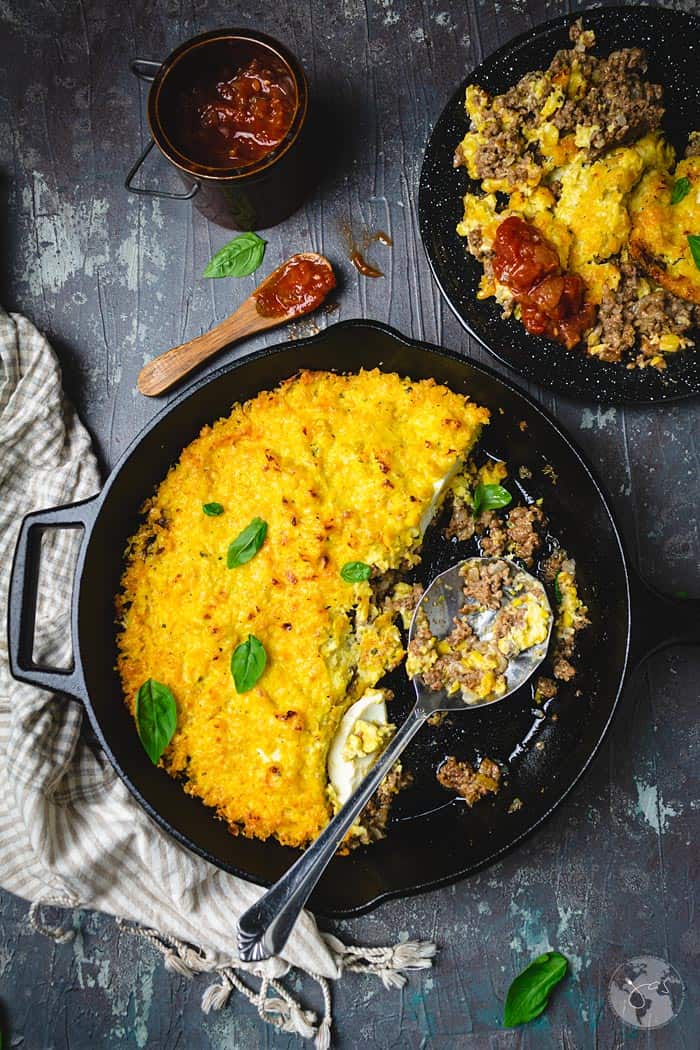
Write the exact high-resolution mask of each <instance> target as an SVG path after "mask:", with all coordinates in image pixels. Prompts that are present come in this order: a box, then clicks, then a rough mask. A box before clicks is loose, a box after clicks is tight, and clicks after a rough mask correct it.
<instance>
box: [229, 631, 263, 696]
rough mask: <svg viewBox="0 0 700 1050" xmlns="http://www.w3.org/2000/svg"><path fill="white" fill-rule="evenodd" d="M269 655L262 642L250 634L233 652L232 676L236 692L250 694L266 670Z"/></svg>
mask: <svg viewBox="0 0 700 1050" xmlns="http://www.w3.org/2000/svg"><path fill="white" fill-rule="evenodd" d="M266 663H267V653H266V652H265V647H264V645H263V644H262V642H261V641H259V640H258V639H257V638H256V637H255V635H254V634H249V635H248V637H247V639H246V640H245V642H241V644H240V645H237V646H236V648H235V649H234V650H233V654H232V656H231V674H232V675H233V680H234V682H235V683H236V692H238V693H247V692H249V691H250V690H251V689H252V688H253V686H254V685H255V683H256V682H257V680H258V679H259V678H260V675H261V674H262V673H263V671H264V670H265V664H266Z"/></svg>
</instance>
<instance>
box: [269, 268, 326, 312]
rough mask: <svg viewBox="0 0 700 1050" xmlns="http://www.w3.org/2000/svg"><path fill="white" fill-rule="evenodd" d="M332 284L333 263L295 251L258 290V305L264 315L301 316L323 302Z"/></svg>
mask: <svg viewBox="0 0 700 1050" xmlns="http://www.w3.org/2000/svg"><path fill="white" fill-rule="evenodd" d="M332 288H335V274H334V273H333V269H332V267H331V265H330V263H328V262H326V261H325V260H324V261H321V260H320V259H313V258H311V259H309V258H305V257H304V256H303V255H295V256H293V257H292V258H291V259H289V261H288V262H286V263H285V264H284V266H281V267H280V269H279V270H278V271H277V272H276V273H275V274H273V275H272V277H271V278H270V279H269V280H267V281H265V283H264V284H263V285H262V287H261V288H260V290H259V291H257V292H256V293H255V305H256V308H257V311H258V313H259V314H261V315H262V316H263V317H283V316H285V315H286V316H288V317H299V316H301V314H307V313H309V312H310V311H311V310H315V309H316V308H317V307H318V306H320V305H321V303H322V302H323V300H324V299H325V298H326V296H327V295H328V293H329V292H330V290H331V289H332Z"/></svg>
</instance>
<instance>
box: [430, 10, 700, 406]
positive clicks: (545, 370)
mask: <svg viewBox="0 0 700 1050" xmlns="http://www.w3.org/2000/svg"><path fill="white" fill-rule="evenodd" d="M580 15H581V12H578V13H577V14H576V15H568V16H567V17H565V18H560V19H557V20H556V21H553V22H547V23H546V24H545V25H542V26H537V27H536V28H535V29H533V30H531V31H529V32H527V33H524V34H523V35H522V36H519V37H517V38H516V39H515V40H512V41H511V42H510V43H508V44H506V45H505V47H502V48H501V49H500V50H499V51H496V53H495V54H493V55H491V57H490V58H488V59H487V60H486V61H485V62H484V63H483V64H482V65H481V66H479V67H478V68H477V69H476V70H475V71H474V72H473V73H472V74H471V76H469V77H467V79H466V80H465V81H464V83H463V84H462V85H461V86H460V88H459V90H458V91H456V92H455V94H454V95H453V96H452V99H451V100H450V102H449V103H448V105H447V106H446V107H445V109H444V111H443V113H442V115H441V116H440V119H439V120H438V122H437V124H436V125H435V128H434V130H433V133H432V135H431V136H430V140H429V142H428V146H427V149H426V152H425V159H424V161H423V169H422V172H421V179H420V193H419V203H418V215H419V222H420V231H421V236H422V238H423V245H424V247H425V251H426V254H427V256H428V260H429V262H430V266H431V269H432V271H433V275H434V277H435V280H436V281H437V283H438V286H439V287H440V290H441V292H442V294H443V295H444V296H445V298H446V300H447V302H448V303H449V304H450V306H451V307H452V309H453V310H454V312H455V314H456V315H457V317H458V318H459V319H460V321H461V322H462V324H463V325H464V327H465V328H466V329H467V331H468V332H469V333H470V334H471V335H473V336H475V337H476V338H477V339H478V340H479V341H480V342H481V343H483V345H484V346H485V347H486V349H487V350H490V351H491V353H492V354H494V356H495V357H497V358H498V359H499V361H502V362H503V363H504V364H506V365H508V366H509V367H510V368H512V369H514V370H515V371H516V372H519V373H520V374H521V375H523V376H527V378H528V379H533V380H535V382H537V383H540V384H541V385H542V386H543V387H550V388H551V389H553V390H557V391H559V392H560V393H562V394H567V395H569V396H570V397H578V398H583V399H585V400H587V401H603V402H615V403H640V402H641V403H643V402H654V401H670V400H676V399H678V398H684V397H692V396H693V395H696V394H698V393H700V355H699V354H698V353H697V352H696V351H694V350H693V349H692V348H690V347H689V348H688V349H687V350H685V351H681V352H680V353H678V354H671V355H669V357H668V367H667V368H666V369H665V370H664V371H663V372H658V371H657V370H656V369H655V368H645V369H633V370H628V369H626V368H625V366H624V364H621V365H614V364H607V363H605V362H604V361H598V360H596V359H595V358H592V357H588V356H586V355H585V354H583V353H582V352H581V351H571V352H567V351H566V350H564V349H563V348H562V347H561V346H560V345H559V344H557V343H554V342H551V341H550V340H547V339H542V338H538V337H535V336H531V335H529V334H528V333H527V332H526V331H525V329H524V328H523V327H522V325H521V324H520V322H519V321H517V320H515V319H514V318H511V319H510V320H505V319H504V318H502V317H501V312H500V309H499V307H498V305H497V304H496V302H495V300H493V299H487V300H483V301H479V300H477V298H476V291H477V288H478V284H479V279H480V277H481V275H482V272H483V270H482V267H481V265H480V264H479V263H478V262H477V260H476V259H474V258H473V256H471V255H469V254H468V253H467V251H466V248H465V245H464V240H463V238H461V237H459V236H458V235H457V233H456V231H455V227H456V225H457V223H458V222H459V221H460V219H461V218H462V210H463V209H462V197H463V196H464V194H465V193H466V192H467V191H470V192H475V191H477V190H478V183H476V182H474V181H473V180H471V179H469V177H468V175H467V173H466V171H465V169H464V168H454V167H453V164H452V160H453V156H454V151H455V148H456V146H457V144H458V143H459V142H460V141H461V140H462V138H463V137H464V135H465V133H466V131H467V130H468V120H467V116H466V114H465V111H464V92H465V89H466V86H467V84H480V85H481V86H482V87H484V88H485V89H486V90H487V91H489V92H491V93H492V94H500V93H502V92H503V91H505V90H507V89H508V88H509V87H510V86H511V85H513V84H514V83H515V82H516V81H517V80H518V79H519V78H520V77H521V76H523V74H525V73H527V72H530V71H531V70H536V69H545V68H546V67H547V66H548V65H549V63H550V61H551V59H552V58H553V57H554V54H555V52H556V51H558V50H559V49H561V48H565V47H568V46H570V43H569V38H568V29H569V26H570V25H571V23H572V22H573V21H574V20H575V19H576V17H579V16H580ZM583 18H584V25H585V26H586V27H587V28H591V29H594V30H595V34H596V47H595V53H596V54H597V55H607V54H608V53H609V52H610V51H614V50H616V49H617V48H621V47H644V48H646V51H647V56H648V60H649V78H650V80H651V81H653V82H655V83H659V84H663V86H664V98H665V104H666V117H665V119H664V128H665V130H666V133H667V135H668V138H669V139H670V141H671V142H672V143H673V145H674V146H675V147H676V150H677V152H678V154H679V156H682V154H683V150H684V149H685V145H686V143H687V140H688V133H689V132H690V131H693V130H696V129H698V128H700V121H699V119H698V97H699V93H700V46H699V42H700V20H698V19H697V18H696V17H694V16H693V15H690V14H685V13H683V12H681V11H670V10H664V9H661V8H653V7H613V8H602V9H595V10H587V11H585V12H584V13H583Z"/></svg>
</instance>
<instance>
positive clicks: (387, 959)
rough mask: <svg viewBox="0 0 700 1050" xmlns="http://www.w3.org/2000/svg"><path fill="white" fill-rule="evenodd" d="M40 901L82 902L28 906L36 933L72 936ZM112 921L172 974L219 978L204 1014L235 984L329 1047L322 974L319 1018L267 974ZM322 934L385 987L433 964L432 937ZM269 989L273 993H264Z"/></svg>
mask: <svg viewBox="0 0 700 1050" xmlns="http://www.w3.org/2000/svg"><path fill="white" fill-rule="evenodd" d="M44 906H45V907H53V908H76V907H80V903H79V902H78V901H77V900H73V899H71V898H69V897H52V898H46V899H45V900H43V901H35V902H34V904H32V906H31V908H30V910H29V921H30V923H31V925H32V927H33V929H35V930H36V931H37V932H38V933H43V934H44V935H45V936H47V937H51V939H52V940H54V941H56V942H57V943H59V944H60V943H64V942H66V941H69V940H71V939H72V938H73V937H74V935H75V933H74V931H73V930H71V929H66V928H61V927H60V926H49V925H48V924H45V923H44V922H42V921H41V919H40V918H39V914H40V909H41V908H42V907H44ZM116 921H117V925H118V926H119V927H120V929H123V930H125V931H126V932H127V933H132V934H134V935H135V936H137V937H141V938H143V939H144V940H146V941H148V943H149V944H150V945H152V947H153V948H155V949H156V951H158V952H160V954H161V955H162V956H163V959H164V961H165V966H166V968H167V969H168V970H171V971H172V972H173V973H177V974H178V975H179V976H181V977H187V978H192V977H194V975H195V974H198V973H211V974H215V975H216V976H217V977H218V978H219V981H218V982H214V983H213V984H210V985H209V986H208V987H207V988H206V989H205V991H204V994H203V995H202V1010H203V1011H204V1013H207V1014H208V1013H209V1012H210V1011H212V1010H221V1009H223V1007H225V1006H226V1004H227V1003H228V1001H229V999H230V997H231V992H232V991H233V989H234V988H235V989H236V991H238V992H240V993H241V995H243V996H244V997H245V998H246V999H247V1000H248V1002H249V1003H251V1005H252V1006H254V1007H255V1008H256V1010H257V1012H258V1016H259V1017H260V1019H261V1020H262V1021H265V1022H266V1023H267V1024H271V1025H273V1026H274V1027H275V1028H278V1029H279V1030H280V1031H282V1032H295V1033H296V1034H297V1035H300V1036H301V1037H302V1038H303V1039H314V1046H315V1050H330V1046H331V1029H332V1025H333V1013H332V1006H331V993H330V985H329V983H328V981H327V980H326V978H325V977H323V976H322V975H321V974H318V973H309V976H310V977H312V978H313V980H315V981H316V982H317V983H318V985H319V987H320V989H321V994H322V996H323V1010H324V1013H323V1018H322V1019H321V1021H320V1022H319V1020H318V1018H317V1016H316V1014H315V1013H314V1012H313V1010H305V1009H304V1008H303V1007H302V1006H300V1004H299V1003H298V1002H297V1001H296V999H294V997H293V996H292V995H290V993H289V992H288V991H287V989H286V988H285V987H284V986H283V985H281V984H280V983H279V981H277V980H276V979H275V978H273V977H271V976H269V975H266V974H260V973H256V974H254V976H257V977H259V979H260V988H259V989H258V991H257V992H256V991H254V990H253V989H251V988H249V987H248V986H247V985H246V984H244V982H243V981H242V979H241V977H240V975H239V974H240V973H241V972H242V973H248V972H249V971H248V970H246V969H240V970H239V968H238V966H237V965H236V964H235V963H229V964H224V965H222V964H221V962H220V961H219V960H218V958H217V957H216V956H215V955H214V954H213V953H209V952H207V951H204V950H201V949H198V948H195V947H193V946H192V945H189V944H186V943H185V942H184V941H181V940H179V939H178V938H177V937H171V936H168V935H167V934H161V933H158V932H157V931H156V930H149V929H146V928H145V927H141V926H134V925H133V924H131V923H128V922H125V921H124V920H123V919H119V918H118V919H117V920H116ZM322 936H323V939H324V940H325V942H326V944H327V945H328V947H329V949H330V951H331V954H332V955H333V958H334V961H335V963H336V965H337V966H338V969H339V970H340V972H341V973H343V972H344V971H348V972H350V973H373V974H375V975H376V976H377V977H379V979H380V980H381V982H382V984H383V985H384V987H385V988H402V987H403V986H404V984H405V983H406V979H407V978H406V973H405V971H411V970H425V969H428V968H429V967H430V966H432V964H433V957H434V955H435V953H436V951H437V947H436V945H435V944H433V942H432V941H404V942H403V943H400V944H396V945H394V946H393V947H392V946H385V947H382V948H360V947H358V946H357V945H347V944H343V942H342V941H341V940H339V939H338V938H337V937H334V936H333V934H331V933H324V934H322ZM278 962H282V961H281V960H278ZM273 972H274V969H273ZM270 989H272V991H273V992H275V993H276V995H275V996H268V992H269V991H270Z"/></svg>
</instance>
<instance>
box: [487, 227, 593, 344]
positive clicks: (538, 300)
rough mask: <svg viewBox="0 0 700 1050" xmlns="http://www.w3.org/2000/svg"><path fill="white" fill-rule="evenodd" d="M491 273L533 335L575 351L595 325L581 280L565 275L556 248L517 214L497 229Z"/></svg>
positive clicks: (591, 309)
mask: <svg viewBox="0 0 700 1050" xmlns="http://www.w3.org/2000/svg"><path fill="white" fill-rule="evenodd" d="M493 272H494V275H495V277H496V279H497V280H498V281H499V283H500V284H502V285H504V286H505V287H506V288H508V289H509V290H510V292H511V293H512V295H513V297H514V299H515V300H516V302H518V303H520V310H521V313H522V321H523V324H524V326H525V328H526V329H527V331H528V332H531V333H532V335H546V336H549V337H550V339H555V340H556V341H557V342H559V343H563V344H564V346H565V347H566V349H567V350H571V349H572V348H573V347H574V346H576V344H577V343H579V342H580V341H581V337H582V335H583V333H584V332H585V330H586V329H587V328H590V327H591V325H592V324H593V319H594V310H593V306H592V305H591V304H590V303H586V302H585V301H584V296H585V291H586V288H585V285H584V283H583V281H582V280H581V278H580V277H577V276H576V275H575V274H565V273H563V272H562V269H561V265H560V263H559V255H558V254H557V250H556V248H555V247H554V246H553V245H552V244H550V243H549V241H548V240H547V239H546V237H543V235H542V234H541V233H540V232H539V230H538V229H537V228H536V227H535V226H533V225H532V223H529V222H525V220H524V219H520V218H518V216H517V215H511V216H510V217H509V218H507V219H505V220H504V221H503V222H502V223H501V224H500V226H499V227H498V229H497V231H496V236H495V238H494V258H493Z"/></svg>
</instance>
